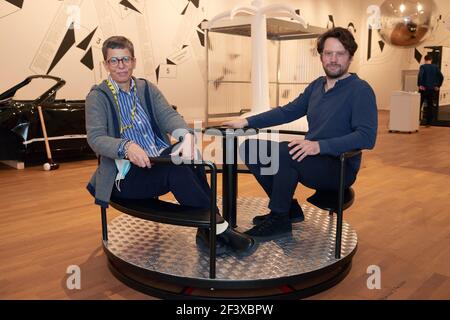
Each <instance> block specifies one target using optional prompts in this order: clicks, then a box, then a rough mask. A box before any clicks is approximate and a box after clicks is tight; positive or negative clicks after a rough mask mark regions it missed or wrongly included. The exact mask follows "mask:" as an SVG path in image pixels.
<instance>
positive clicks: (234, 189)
mask: <svg viewBox="0 0 450 320" xmlns="http://www.w3.org/2000/svg"><path fill="white" fill-rule="evenodd" d="M230 140H231V141H230V142H232V143H233V163H232V164H231V170H230V171H231V173H230V178H231V183H230V193H231V197H230V222H229V223H230V225H231V226H232V227H233V228H236V227H237V218H236V215H237V204H236V203H237V193H238V173H237V168H238V166H237V144H238V138H237V137H233V139H231V138H230Z"/></svg>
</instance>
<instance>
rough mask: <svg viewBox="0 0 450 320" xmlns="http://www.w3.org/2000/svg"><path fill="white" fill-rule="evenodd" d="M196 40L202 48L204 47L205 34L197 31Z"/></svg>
mask: <svg viewBox="0 0 450 320" xmlns="http://www.w3.org/2000/svg"><path fill="white" fill-rule="evenodd" d="M197 35H198V39H199V40H200V44H201V45H202V47H204V46H205V34H204V33H203V32H200V31H198V30H197Z"/></svg>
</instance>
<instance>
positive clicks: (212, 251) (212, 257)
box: [207, 163, 217, 279]
mask: <svg viewBox="0 0 450 320" xmlns="http://www.w3.org/2000/svg"><path fill="white" fill-rule="evenodd" d="M207 165H208V166H209V167H210V169H211V227H210V232H209V243H210V244H211V245H210V248H209V277H210V278H211V279H215V278H216V229H217V228H216V223H217V221H216V208H217V169H216V166H215V165H214V164H213V163H209V164H207Z"/></svg>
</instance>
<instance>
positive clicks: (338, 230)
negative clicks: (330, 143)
mask: <svg viewBox="0 0 450 320" xmlns="http://www.w3.org/2000/svg"><path fill="white" fill-rule="evenodd" d="M340 160H341V172H340V177H339V203H338V212H337V222H336V248H335V258H336V259H340V258H341V241H342V215H343V212H342V211H343V206H344V177H345V176H344V174H345V156H344V155H341V157H340Z"/></svg>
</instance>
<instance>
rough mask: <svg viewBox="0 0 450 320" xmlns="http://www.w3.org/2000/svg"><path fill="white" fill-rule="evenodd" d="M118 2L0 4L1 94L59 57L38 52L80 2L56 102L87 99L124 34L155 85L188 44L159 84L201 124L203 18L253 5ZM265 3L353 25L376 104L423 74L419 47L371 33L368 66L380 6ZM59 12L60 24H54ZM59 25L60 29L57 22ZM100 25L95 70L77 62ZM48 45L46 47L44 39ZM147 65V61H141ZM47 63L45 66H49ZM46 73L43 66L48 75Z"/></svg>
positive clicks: (447, 41)
mask: <svg viewBox="0 0 450 320" xmlns="http://www.w3.org/2000/svg"><path fill="white" fill-rule="evenodd" d="M119 2H120V1H118V0H95V2H94V0H84V1H82V0H64V1H54V0H40V1H30V0H26V1H24V7H23V8H22V9H21V10H18V9H17V8H15V7H14V6H12V5H11V4H9V3H8V2H6V1H2V2H0V30H1V32H0V43H1V44H2V50H0V59H1V60H0V61H2V73H1V79H0V92H2V91H4V90H6V89H7V88H9V87H11V86H12V85H14V84H16V83H17V82H19V81H21V80H23V79H24V78H25V77H27V76H28V75H30V74H36V73H41V72H38V71H39V68H36V60H35V58H36V57H37V56H38V55H39V54H40V55H41V56H45V58H46V59H47V60H51V59H52V58H53V56H54V54H55V52H54V51H53V52H52V51H51V50H48V48H49V46H47V47H46V48H47V49H46V50H45V51H40V50H41V49H43V48H44V47H43V46H42V45H43V43H44V42H45V41H46V40H49V39H53V43H50V47H51V46H53V47H54V50H56V48H57V47H58V46H59V43H60V42H61V39H62V36H63V35H64V33H65V30H66V29H65V26H62V27H61V21H63V22H65V21H66V20H67V19H68V13H67V12H66V11H65V10H64V8H65V7H64V5H66V6H68V5H74V4H81V6H80V13H81V15H80V17H81V27H80V29H77V30H75V31H76V32H75V37H76V43H75V45H74V46H73V47H72V48H71V49H70V50H69V51H68V53H67V54H66V55H65V56H64V57H63V59H62V60H61V61H60V62H59V63H58V65H57V66H56V67H55V68H54V69H53V71H52V72H51V73H50V74H51V75H55V76H60V77H62V78H64V79H65V80H66V81H67V84H66V86H65V87H64V88H63V89H61V91H60V94H59V97H61V98H67V99H84V97H85V95H86V93H87V92H88V91H89V88H90V87H91V86H92V85H93V84H95V83H98V82H99V81H101V79H103V78H104V77H105V72H104V70H103V69H102V67H101V61H102V57H101V53H100V46H101V42H102V41H103V40H104V39H105V38H106V37H107V36H109V35H112V34H123V35H125V36H127V37H129V38H130V39H131V40H132V41H133V42H134V44H135V46H136V56H137V59H138V67H137V69H136V72H135V75H136V76H142V77H146V78H149V79H150V80H152V81H154V82H155V81H156V79H155V72H154V70H155V69H156V67H157V66H158V65H160V64H165V63H166V59H167V58H169V57H172V56H174V55H177V53H180V50H181V47H182V45H183V44H185V45H188V49H186V50H185V52H183V53H185V54H186V56H185V58H184V59H183V60H182V61H180V63H179V64H178V65H177V66H176V67H175V71H176V77H174V78H160V79H159V82H158V87H159V88H160V89H161V90H162V91H163V93H164V94H165V95H166V97H167V98H168V100H169V101H170V102H171V103H172V104H174V105H177V106H178V107H179V110H180V112H181V113H182V114H183V116H184V117H185V118H186V119H187V120H194V119H203V117H204V114H205V79H204V76H205V70H206V68H205V52H204V48H203V47H201V46H200V45H199V41H198V38H197V25H198V24H199V23H200V22H201V21H202V19H204V18H207V19H210V18H212V17H213V16H214V15H216V14H217V13H219V12H222V11H224V10H227V9H230V8H232V7H233V6H234V5H236V4H242V3H244V4H249V3H250V2H251V0H247V1H236V0H227V1H222V0H201V1H200V7H199V8H198V9H197V8H195V7H194V6H193V5H192V3H191V4H189V6H188V10H187V14H186V15H184V16H182V15H181V14H180V13H181V11H182V10H183V9H184V8H185V7H186V5H187V4H188V1H187V0H165V1H162V0H147V1H136V0H130V2H131V3H132V4H135V5H136V6H137V7H138V8H139V9H140V10H141V12H143V14H142V15H140V14H137V13H135V12H133V11H130V10H128V11H124V10H123V7H122V6H120V5H119ZM435 2H436V3H437V5H438V8H439V11H440V13H441V14H442V16H443V18H445V17H446V16H447V15H449V14H450V3H449V2H447V1H445V0H436V1H435ZM266 3H287V4H291V5H292V6H294V7H295V8H298V9H300V10H301V13H302V15H303V16H304V17H305V18H306V20H307V21H308V22H309V23H310V24H312V25H317V26H320V27H326V26H327V22H328V15H329V14H332V15H333V17H334V19H335V24H336V25H337V26H345V27H346V26H347V25H348V23H349V22H353V23H354V24H355V27H356V30H357V32H356V38H357V41H358V43H359V49H358V52H357V54H356V56H355V58H354V62H353V64H352V68H351V71H353V72H357V73H358V74H359V76H360V77H361V78H363V79H366V80H367V81H368V82H369V83H370V84H371V85H372V87H373V88H374V90H375V92H376V95H377V101H378V106H379V108H381V109H387V108H389V99H390V94H391V92H392V91H393V90H399V89H400V88H401V78H400V77H401V70H404V69H418V67H419V64H418V63H417V62H416V61H415V59H414V49H402V48H396V47H390V46H389V45H386V46H385V48H384V51H383V52H381V51H380V50H379V48H378V45H377V41H378V35H377V34H376V33H374V35H373V53H372V58H371V59H370V60H369V61H367V60H366V55H367V29H366V23H367V17H368V14H367V13H366V8H367V7H368V6H369V5H371V4H378V5H379V4H381V3H382V1H381V0H360V1H355V0H302V1H299V0H295V1H294V0H285V1H274V0H270V1H269V0H266ZM16 9H17V10H16ZM58 14H59V19H60V20H58V19H57V17H58ZM58 23H59V24H58ZM97 26H98V27H99V29H98V30H97V32H96V33H95V36H94V39H93V40H92V42H91V45H92V48H93V52H94V66H95V68H94V70H93V71H91V70H89V69H88V68H86V67H85V66H83V65H82V64H81V63H80V59H81V58H82V57H83V56H84V54H85V51H84V50H82V49H79V48H77V47H76V45H77V44H78V43H79V42H80V41H81V40H82V39H83V38H84V37H85V36H86V35H87V34H88V33H89V32H90V31H92V30H93V29H94V28H95V27H97ZM47 45H49V42H48V41H47ZM425 45H444V46H450V31H448V30H446V29H445V28H444V24H443V22H442V21H441V22H440V24H439V27H438V29H437V31H436V33H435V34H434V36H433V37H432V38H431V39H429V40H428V41H426V42H425V43H424V44H423V45H422V46H420V47H419V48H418V49H419V51H421V52H425V50H424V49H423V46H425ZM144 62H145V63H144ZM44 65H45V63H44ZM44 69H45V68H42V70H44Z"/></svg>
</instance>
